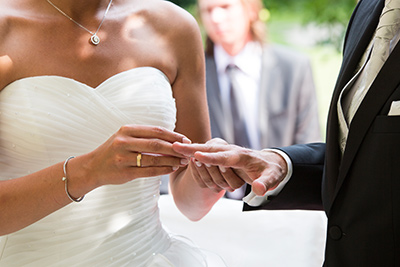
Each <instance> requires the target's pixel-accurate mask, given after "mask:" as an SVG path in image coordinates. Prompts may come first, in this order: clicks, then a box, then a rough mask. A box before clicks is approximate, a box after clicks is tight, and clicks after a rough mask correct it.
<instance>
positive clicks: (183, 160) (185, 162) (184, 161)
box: [181, 159, 189, 165]
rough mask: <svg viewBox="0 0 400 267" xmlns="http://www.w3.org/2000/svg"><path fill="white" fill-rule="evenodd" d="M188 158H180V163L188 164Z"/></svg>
mask: <svg viewBox="0 0 400 267" xmlns="http://www.w3.org/2000/svg"><path fill="white" fill-rule="evenodd" d="M188 163H189V160H188V159H181V164H182V165H188Z"/></svg>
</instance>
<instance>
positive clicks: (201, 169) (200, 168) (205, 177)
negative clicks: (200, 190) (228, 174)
mask: <svg viewBox="0 0 400 267" xmlns="http://www.w3.org/2000/svg"><path fill="white" fill-rule="evenodd" d="M190 164H194V168H196V170H197V172H198V174H199V176H200V179H201V180H202V182H203V183H204V184H205V185H206V186H207V187H208V188H209V189H211V190H212V191H214V192H216V193H218V192H220V191H221V190H224V188H221V187H220V186H219V185H217V184H216V183H215V182H214V180H213V178H212V177H211V175H210V173H209V172H208V170H207V167H206V166H205V165H204V164H202V163H200V162H198V161H196V162H194V161H192V162H191V163H190Z"/></svg>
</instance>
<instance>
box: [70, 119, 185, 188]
mask: <svg viewBox="0 0 400 267" xmlns="http://www.w3.org/2000/svg"><path fill="white" fill-rule="evenodd" d="M174 142H181V143H190V140H189V139H188V138H187V137H185V136H184V135H182V134H179V133H176V132H172V131H169V130H167V129H165V128H162V127H153V126H138V125H126V126H123V127H121V128H120V129H119V131H118V132H116V133H115V134H114V135H112V136H111V137H110V138H109V139H108V140H107V141H106V142H105V143H103V144H102V145H101V146H99V147H98V148H97V149H96V150H94V151H93V152H91V153H89V154H87V155H84V156H83V157H86V158H87V160H86V161H82V162H83V163H82V165H81V166H80V168H82V171H84V172H85V173H86V175H89V177H91V179H93V181H92V182H93V183H95V184H96V185H95V187H98V186H101V185H105V184H122V183H125V182H128V181H130V180H133V179H135V178H139V177H150V176H158V175H164V174H169V173H172V172H174V171H176V170H177V169H178V168H179V167H183V166H186V165H187V164H188V160H187V159H185V157H184V156H182V155H181V154H179V153H177V152H175V151H174V150H173V149H172V143H174ZM71 163H72V162H71ZM138 165H140V166H138ZM86 178H88V177H86Z"/></svg>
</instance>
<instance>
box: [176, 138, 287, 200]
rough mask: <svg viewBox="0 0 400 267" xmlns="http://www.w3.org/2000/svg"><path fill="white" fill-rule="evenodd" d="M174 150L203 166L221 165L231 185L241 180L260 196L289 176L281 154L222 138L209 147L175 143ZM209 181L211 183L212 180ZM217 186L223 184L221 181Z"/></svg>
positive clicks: (226, 179)
mask: <svg viewBox="0 0 400 267" xmlns="http://www.w3.org/2000/svg"><path fill="white" fill-rule="evenodd" d="M172 147H173V149H174V150H175V151H176V152H178V153H181V154H183V155H185V156H187V157H192V158H194V159H195V160H196V161H198V162H200V163H202V164H201V166H202V165H206V166H210V167H211V166H218V167H219V169H220V170H221V176H222V177H223V178H224V179H225V182H226V183H228V184H229V181H232V179H233V180H234V181H235V180H236V179H238V178H240V179H241V180H243V181H245V182H247V183H249V184H251V185H252V190H253V192H254V193H255V194H257V195H264V194H265V193H266V192H267V191H269V190H272V189H274V188H275V187H276V186H278V184H279V183H280V182H281V181H282V180H283V179H284V177H285V176H286V173H287V166H286V162H285V160H284V159H283V158H282V157H281V156H280V155H279V154H277V153H274V152H271V151H266V150H261V151H258V150H251V149H247V148H243V147H240V146H236V145H230V144H228V143H227V142H225V141H224V140H222V139H212V140H210V141H209V142H207V143H206V144H180V143H174V144H173V146H172ZM230 168H232V170H233V171H231V169H230ZM224 171H225V172H224ZM206 179H209V177H207V178H206ZM219 179H220V178H219ZM207 182H209V183H210V184H211V182H210V181H209V180H207ZM216 184H222V183H221V182H220V181H218V182H216Z"/></svg>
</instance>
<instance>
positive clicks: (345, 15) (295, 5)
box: [171, 0, 357, 25]
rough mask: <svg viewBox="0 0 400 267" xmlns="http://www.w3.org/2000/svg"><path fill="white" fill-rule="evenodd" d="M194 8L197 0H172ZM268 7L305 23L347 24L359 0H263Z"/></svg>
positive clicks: (273, 11)
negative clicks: (294, 15) (293, 15)
mask: <svg viewBox="0 0 400 267" xmlns="http://www.w3.org/2000/svg"><path fill="white" fill-rule="evenodd" d="M171 2H173V3H175V4H177V5H179V6H181V7H183V8H185V9H188V10H192V9H193V6H194V5H195V4H196V0H171ZM263 2H264V5H265V7H266V8H267V9H269V10H270V11H271V13H272V14H274V13H286V12H287V13H290V14H296V17H297V18H298V19H300V20H301V21H302V22H304V23H308V22H315V23H318V24H336V23H339V24H343V25H344V24H347V22H348V20H349V18H350V15H351V12H352V11H353V9H354V7H355V5H356V4H357V0H334V1H332V0H263Z"/></svg>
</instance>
